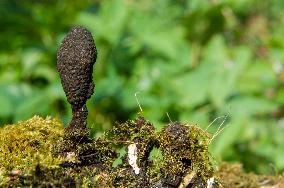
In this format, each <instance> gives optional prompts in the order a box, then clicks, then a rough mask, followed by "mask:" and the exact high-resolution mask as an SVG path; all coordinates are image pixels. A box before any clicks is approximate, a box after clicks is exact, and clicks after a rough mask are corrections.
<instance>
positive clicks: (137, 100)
mask: <svg viewBox="0 0 284 188" xmlns="http://www.w3.org/2000/svg"><path fill="white" fill-rule="evenodd" d="M139 93H140V91H137V92H136V93H135V94H134V95H135V98H136V102H137V104H138V106H139V109H140V112H141V113H142V114H143V110H142V108H141V105H140V102H139V99H138V97H137V94H139Z"/></svg>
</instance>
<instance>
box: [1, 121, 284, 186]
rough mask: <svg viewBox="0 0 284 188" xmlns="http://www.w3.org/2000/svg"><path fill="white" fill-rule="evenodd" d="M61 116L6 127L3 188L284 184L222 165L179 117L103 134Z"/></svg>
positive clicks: (200, 133) (117, 126) (124, 125)
mask: <svg viewBox="0 0 284 188" xmlns="http://www.w3.org/2000/svg"><path fill="white" fill-rule="evenodd" d="M63 132H64V130H63V126H62V124H61V123H60V122H59V121H58V120H57V119H51V118H46V119H43V118H40V117H37V116H35V117H33V118H31V119H30V120H28V121H25V122H19V123H17V124H15V125H8V126H5V127H4V128H1V129H0V136H1V137H0V144H1V145H0V149H1V152H0V162H1V163H0V169H1V170H0V186H11V187H30V186H31V187H146V188H147V187H149V188H150V187H157V188H163V187H178V188H182V187H183V188H186V187H188V188H191V187H192V188H193V187H204V188H205V187H208V186H209V184H210V186H211V187H212V188H216V187H232V188H234V187H236V188H241V187H242V188H250V187H264V186H266V187H267V188H269V187H273V186H274V187H275V186H276V187H277V186H278V187H281V186H283V185H284V184H283V181H284V180H283V176H279V177H270V176H257V175H255V174H250V173H244V172H243V171H242V168H241V166H239V165H228V164H223V165H221V166H220V167H219V170H218V171H216V170H215V168H214V166H213V165H212V163H211V160H210V157H209V156H210V155H209V152H208V144H209V140H210V139H211V136H210V135H209V134H208V133H207V132H205V131H203V130H202V129H200V128H199V127H197V126H194V125H187V124H182V123H179V122H174V123H170V124H168V125H166V126H165V127H164V129H162V130H161V131H160V132H157V131H156V130H155V129H154V126H153V124H151V123H150V122H149V121H147V120H145V119H144V118H143V117H141V116H139V117H138V118H137V119H135V120H129V121H127V122H125V123H122V124H115V125H114V127H113V128H112V129H110V130H109V131H107V132H105V133H104V135H103V136H101V137H100V138H97V139H91V138H89V137H88V131H86V129H82V130H81V131H80V130H79V129H78V130H77V131H76V132H74V134H73V133H72V132H70V133H69V132H68V133H66V134H64V133H63Z"/></svg>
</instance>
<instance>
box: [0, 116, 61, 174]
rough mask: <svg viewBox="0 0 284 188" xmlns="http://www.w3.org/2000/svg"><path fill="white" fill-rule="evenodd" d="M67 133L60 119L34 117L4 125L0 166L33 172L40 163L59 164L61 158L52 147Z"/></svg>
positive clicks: (0, 138) (23, 171)
mask: <svg viewBox="0 0 284 188" xmlns="http://www.w3.org/2000/svg"><path fill="white" fill-rule="evenodd" d="M63 132H64V129H63V126H62V123H61V122H60V121H59V120H58V119H53V118H50V117H47V118H46V119H43V118H40V117H38V116H34V117H33V118H31V119H29V120H27V121H22V122H18V123H17V124H14V125H7V126H4V127H3V128H0V169H1V171H2V172H3V173H4V172H7V171H12V170H20V171H21V173H25V172H29V171H30V170H31V169H34V168H35V166H37V165H38V164H41V165H46V166H49V167H53V166H57V165H58V164H59V163H60V162H61V160H60V159H59V158H57V157H54V156H52V154H51V152H50V151H51V149H52V146H53V144H54V143H55V142H57V140H58V139H59V138H60V137H62V135H63Z"/></svg>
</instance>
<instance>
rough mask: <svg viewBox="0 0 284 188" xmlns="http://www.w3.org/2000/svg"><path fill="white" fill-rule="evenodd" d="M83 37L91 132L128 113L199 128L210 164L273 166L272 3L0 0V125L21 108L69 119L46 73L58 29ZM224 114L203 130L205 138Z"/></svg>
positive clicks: (276, 53) (279, 9) (278, 89)
mask: <svg viewBox="0 0 284 188" xmlns="http://www.w3.org/2000/svg"><path fill="white" fill-rule="evenodd" d="M74 25H83V26H85V27H87V28H88V29H89V30H90V31H91V32H92V33H93V35H94V38H95V41H96V44H97V48H98V53H99V54H98V60H97V63H96V65H95V68H94V79H95V83H96V88H95V93H94V95H93V97H92V98H91V99H90V100H89V101H88V108H89V119H88V121H89V125H90V126H91V127H92V128H93V131H94V133H97V132H102V131H103V130H105V129H108V128H110V127H111V125H112V124H113V123H114V122H115V121H118V122H123V121H125V120H126V119H128V118H135V116H136V114H137V113H138V112H139V106H138V104H137V101H136V98H135V93H137V92H139V93H138V94H137V97H138V99H139V101H140V104H141V107H142V108H143V112H144V115H145V117H146V118H147V119H149V120H151V121H152V122H153V123H154V124H155V126H156V127H157V128H158V129H160V128H161V127H162V126H163V125H165V124H166V123H168V122H169V121H170V120H169V118H168V116H167V113H168V114H169V117H170V119H171V120H172V121H183V122H187V123H192V124H197V125H199V126H200V127H202V128H206V127H207V126H208V125H209V124H210V123H211V122H212V121H213V120H214V119H215V118H218V117H223V116H225V115H227V119H226V122H225V124H224V125H223V126H226V128H225V129H224V130H223V131H222V132H221V133H220V134H219V135H218V136H217V137H216V138H215V139H214V140H213V141H212V144H211V151H212V156H214V157H215V159H216V160H217V161H221V160H227V161H239V162H241V163H243V164H244V167H245V169H246V170H247V171H255V172H258V173H265V174H272V175H275V174H277V173H279V172H280V171H283V170H284V146H283V144H284V109H283V106H284V87H283V85H284V72H283V69H284V67H283V66H284V1H282V0H264V1H259V0H175V1H170V0H155V1H153V0H100V1H99V0H97V1H96V0H93V1H91V0H77V1H75V0H73V1H67V0H60V1H57V0H25V1H19V0H7V1H5V0H4V1H3V0H2V1H0V125H2V126H3V125H5V124H8V123H13V122H16V121H19V120H26V119H28V118H31V117H32V116H33V115H35V114H38V115H41V116H47V115H52V116H55V117H60V118H61V119H62V120H63V122H64V123H65V124H67V123H68V121H69V120H70V118H71V113H70V106H69V105H68V104H67V102H66V98H65V95H64V92H63V89H62V87H61V84H60V80H59V76H58V74H57V71H56V52H57V49H58V47H59V45H60V42H61V41H62V39H63V37H64V36H65V35H66V33H67V32H68V30H69V29H70V27H72V26H74ZM223 119H224V118H219V119H218V120H217V121H215V122H214V124H213V125H212V126H211V127H210V128H209V131H210V132H211V133H212V134H214V133H215V132H216V131H217V129H218V126H219V125H220V124H221V122H222V121H223Z"/></svg>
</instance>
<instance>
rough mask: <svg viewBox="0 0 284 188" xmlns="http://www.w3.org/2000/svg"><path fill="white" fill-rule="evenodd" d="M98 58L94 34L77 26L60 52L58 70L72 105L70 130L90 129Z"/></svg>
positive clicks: (58, 54) (69, 34)
mask: <svg viewBox="0 0 284 188" xmlns="http://www.w3.org/2000/svg"><path fill="white" fill-rule="evenodd" d="M96 58H97V50H96V46H95V43H94V40H93V37H92V34H91V33H90V32H89V31H88V30H87V29H86V28H84V27H73V28H72V29H71V31H70V32H69V33H68V34H67V36H66V37H65V38H64V40H63V42H62V44H61V46H60V48H59V50H58V53H57V70H58V72H59V75H60V79H61V83H62V86H63V90H64V92H65V94H66V97H67V100H68V102H69V103H70V104H71V107H72V120H71V122H70V123H69V125H68V127H67V129H66V130H70V131H71V130H75V129H77V130H78V129H86V125H87V123H86V120H87V115H88V110H87V107H86V101H87V100H88V99H89V98H90V97H91V95H92V94H93V92H94V83H93V78H92V73H93V65H94V64H95V62H96ZM74 128H75V129H74Z"/></svg>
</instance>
